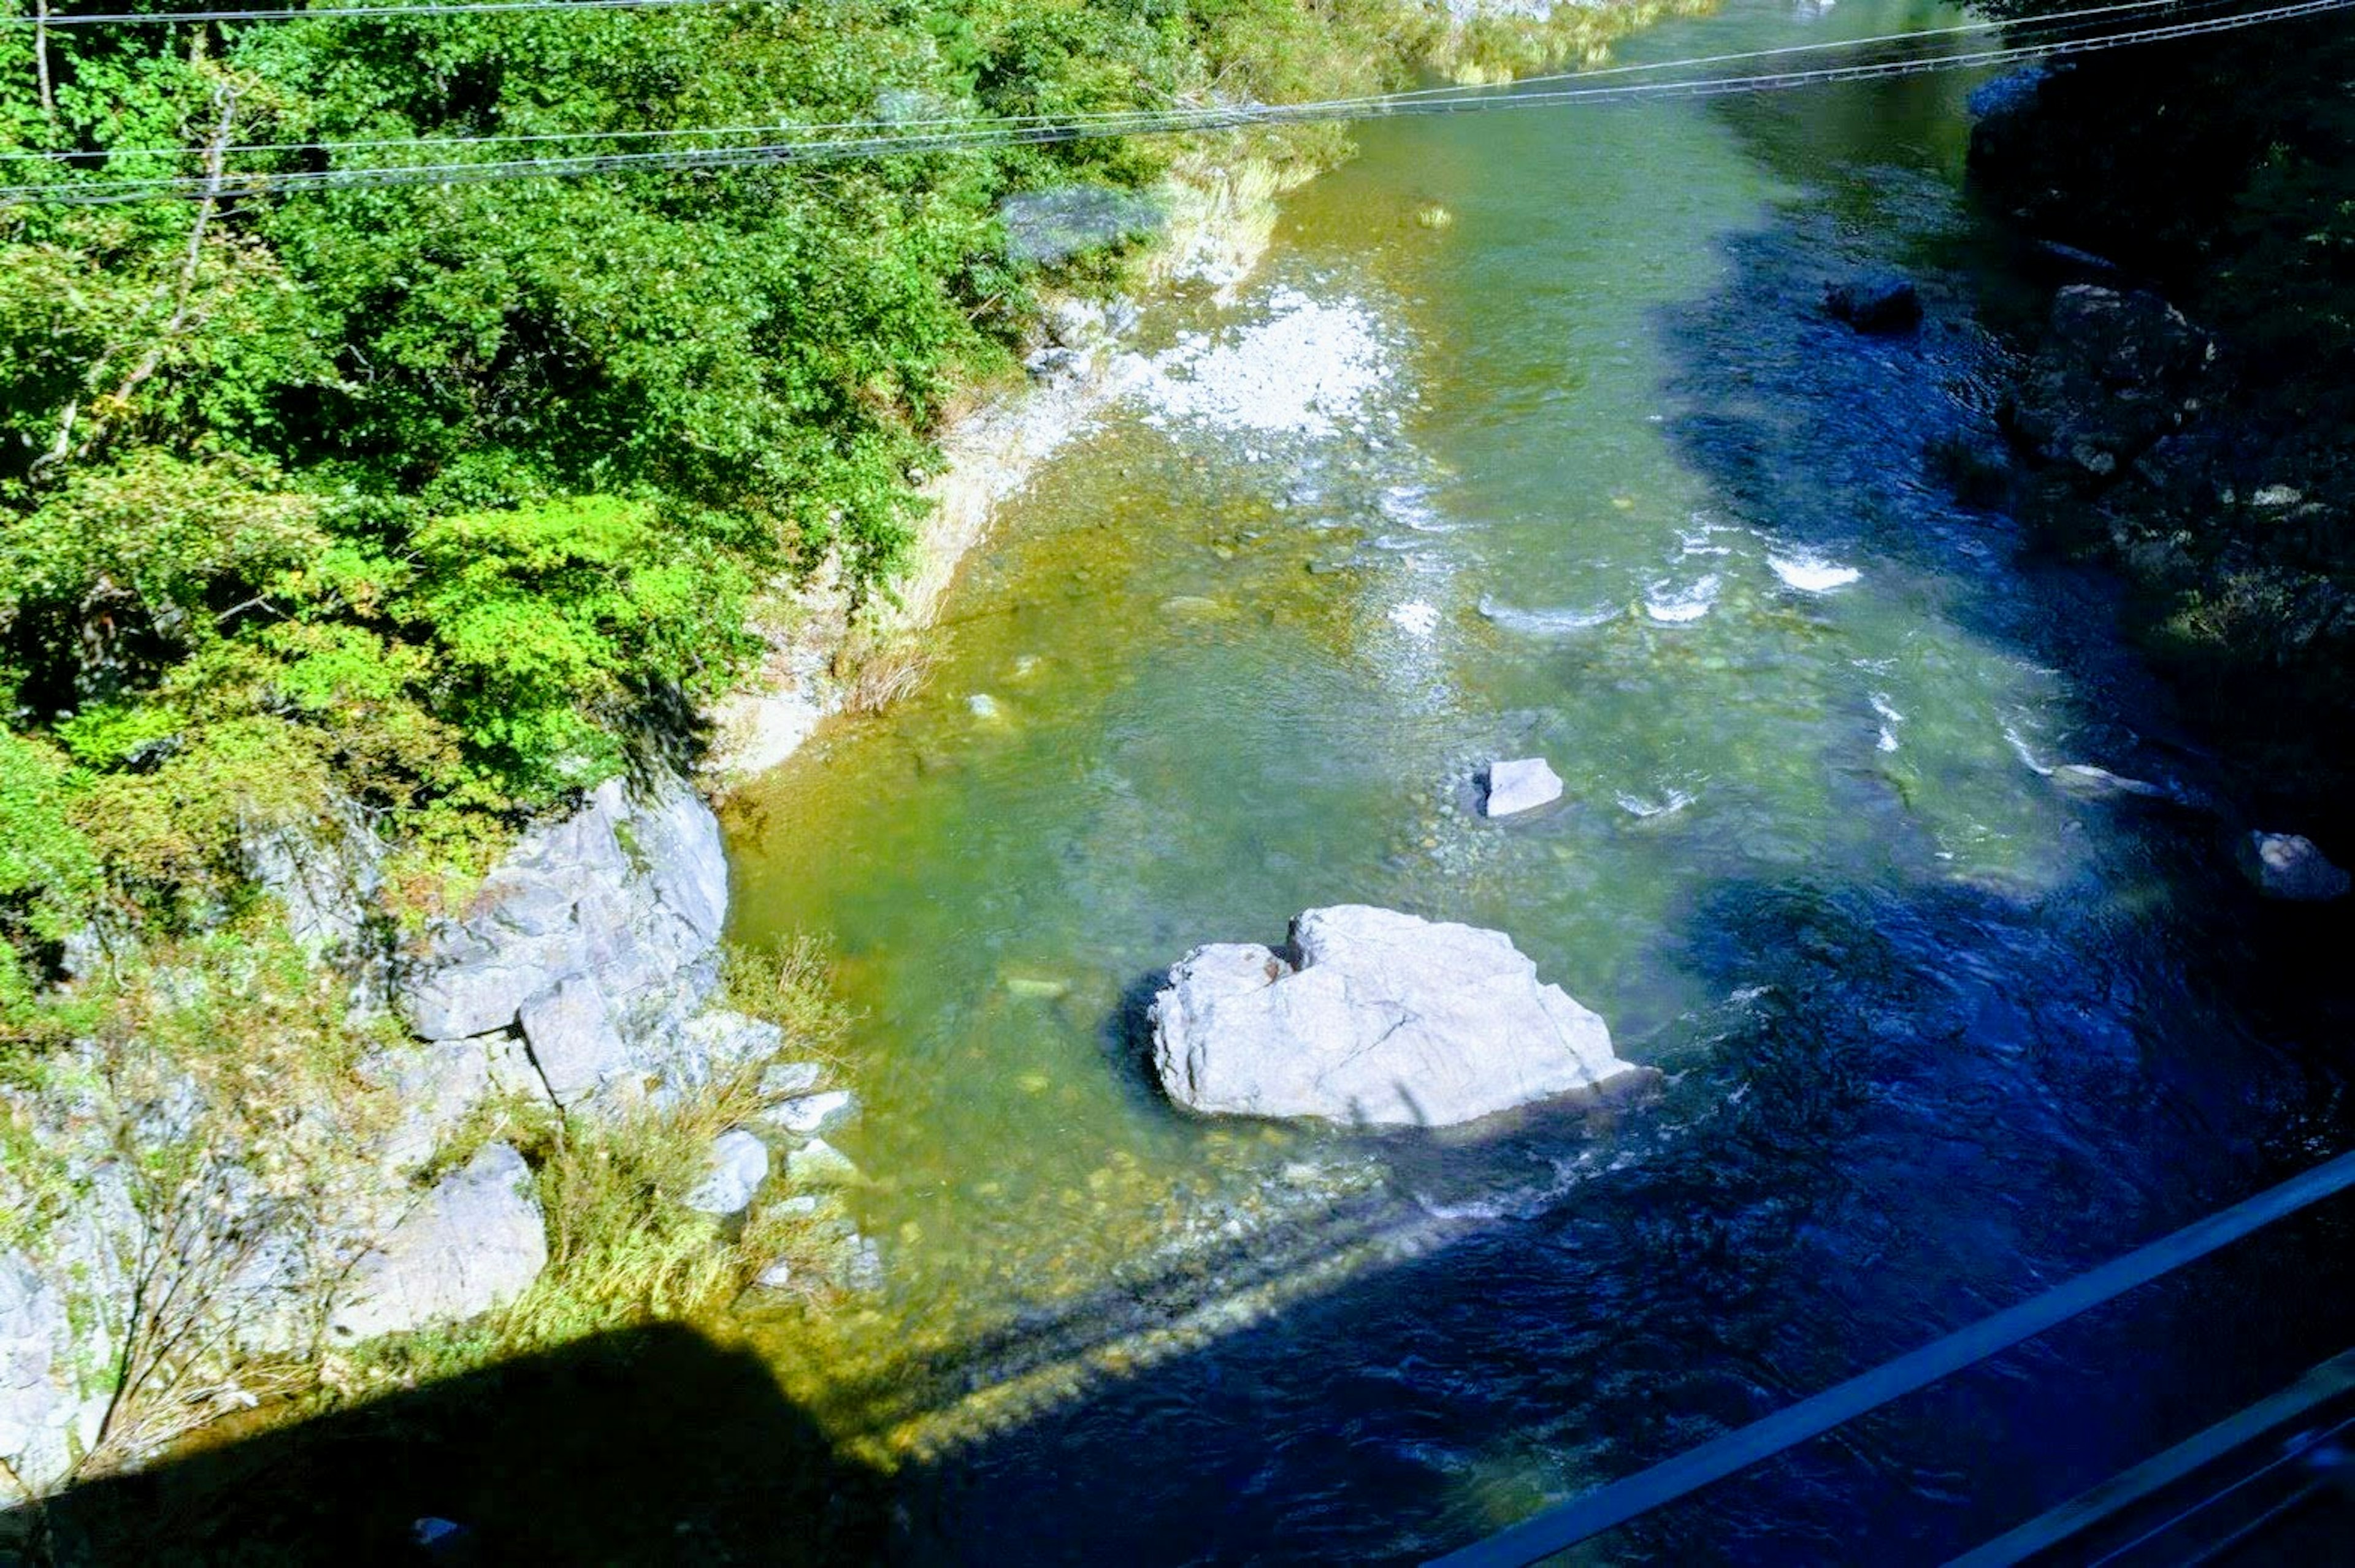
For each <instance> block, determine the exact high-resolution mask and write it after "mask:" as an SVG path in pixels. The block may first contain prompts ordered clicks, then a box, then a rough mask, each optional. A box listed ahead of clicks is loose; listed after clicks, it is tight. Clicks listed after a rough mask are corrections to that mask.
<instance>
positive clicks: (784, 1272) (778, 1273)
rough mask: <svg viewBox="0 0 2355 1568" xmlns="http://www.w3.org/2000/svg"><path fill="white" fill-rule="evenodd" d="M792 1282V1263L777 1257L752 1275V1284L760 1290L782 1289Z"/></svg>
mask: <svg viewBox="0 0 2355 1568" xmlns="http://www.w3.org/2000/svg"><path fill="white" fill-rule="evenodd" d="M793 1283H794V1265H793V1264H791V1263H789V1262H787V1261H786V1260H785V1259H783V1258H779V1259H778V1260H777V1261H776V1262H775V1263H773V1264H770V1265H769V1266H768V1267H767V1268H764V1269H762V1271H761V1272H760V1273H759V1274H758V1275H755V1276H753V1280H752V1284H753V1285H755V1286H757V1287H758V1288H760V1289H762V1290H783V1289H786V1288H787V1287H789V1286H790V1285H792V1284H793Z"/></svg>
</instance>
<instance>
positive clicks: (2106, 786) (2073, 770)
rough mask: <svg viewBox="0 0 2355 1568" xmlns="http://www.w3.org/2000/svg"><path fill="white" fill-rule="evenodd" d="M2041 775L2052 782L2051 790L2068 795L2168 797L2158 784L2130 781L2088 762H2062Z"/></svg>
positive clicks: (2150, 798) (2157, 798)
mask: <svg viewBox="0 0 2355 1568" xmlns="http://www.w3.org/2000/svg"><path fill="white" fill-rule="evenodd" d="M2044 776H2045V777H2046V778H2048V779H2051V781H2052V784H2053V787H2054V788H2056V789H2060V790H2064V791H2066V792H2067V793H2069V794H2071V795H2094V796H2100V795H2141V796H2142V797H2144V798H2145V799H2147V800H2164V799H2166V798H2167V794H2168V792H2167V790H2166V789H2165V788H2164V787H2163V786H2161V785H2158V784H2147V783H2145V782H2144V781H2143V780H2141V779H2130V778H2128V777H2126V775H2125V774H2124V773H2112V772H2110V770H2109V769H2107V768H2097V767H2095V766H2094V764H2093V763H2061V764H2059V765H2058V766H2056V767H2051V768H2047V769H2045V770H2044Z"/></svg>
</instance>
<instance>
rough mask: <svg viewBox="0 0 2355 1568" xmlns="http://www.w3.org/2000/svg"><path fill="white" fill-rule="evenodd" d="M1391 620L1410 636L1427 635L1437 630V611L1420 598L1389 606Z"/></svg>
mask: <svg viewBox="0 0 2355 1568" xmlns="http://www.w3.org/2000/svg"><path fill="white" fill-rule="evenodd" d="M1391 622H1392V624H1395V625H1397V626H1398V628H1399V629H1400V630H1401V631H1402V632H1404V633H1406V635H1409V636H1411V637H1428V636H1429V635H1431V634H1432V633H1433V632H1435V631H1437V630H1439V612H1438V611H1437V610H1435V609H1433V607H1432V606H1431V605H1430V604H1428V603H1424V602H1423V600H1420V599H1410V600H1408V601H1407V602H1406V603H1403V604H1394V605H1392V606H1391Z"/></svg>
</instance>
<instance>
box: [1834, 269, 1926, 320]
mask: <svg viewBox="0 0 2355 1568" xmlns="http://www.w3.org/2000/svg"><path fill="white" fill-rule="evenodd" d="M1824 309H1825V310H1826V311H1828V312H1829V313H1830V314H1831V316H1832V318H1833V319H1834V320H1836V321H1844V322H1846V323H1848V324H1849V325H1850V326H1853V327H1855V328H1856V329H1857V330H1858V331H1859V332H1904V331H1907V330H1910V329H1911V328H1913V327H1914V326H1918V325H1921V321H1922V296H1921V294H1920V293H1917V292H1916V291H1915V290H1914V287H1913V283H1912V282H1911V281H1910V280H1908V279H1905V278H1901V277H1897V276H1895V275H1894V274H1889V273H1882V274H1876V275H1874V276H1871V277H1865V278H1850V279H1849V280H1848V281H1847V282H1845V283H1827V284H1825V285H1824Z"/></svg>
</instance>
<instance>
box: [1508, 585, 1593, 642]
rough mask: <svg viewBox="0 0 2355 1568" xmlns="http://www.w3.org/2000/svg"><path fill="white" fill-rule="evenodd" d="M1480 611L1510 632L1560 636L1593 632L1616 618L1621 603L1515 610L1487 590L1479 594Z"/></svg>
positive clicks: (1537, 635) (1538, 635)
mask: <svg viewBox="0 0 2355 1568" xmlns="http://www.w3.org/2000/svg"><path fill="white" fill-rule="evenodd" d="M1480 613H1481V615H1482V616H1483V617H1485V618H1486V619H1487V620H1489V621H1491V622H1494V623H1495V624H1497V625H1499V626H1502V627H1504V628H1505V630H1507V631H1508V632H1521V633H1524V634H1526V635H1529V636H1532V637H1558V636H1562V635H1566V634H1568V633H1571V632H1584V631H1591V630H1592V629H1593V628H1594V627H1596V626H1601V625H1605V624H1609V623H1611V622H1613V621H1615V620H1617V619H1618V618H1619V606H1618V605H1616V604H1610V605H1605V606H1604V608H1602V609H1600V610H1516V609H1514V608H1512V607H1511V606H1510V605H1507V604H1499V603H1497V602H1496V601H1495V600H1494V599H1492V598H1490V597H1489V596H1487V594H1485V593H1484V594H1482V595H1481V596H1480Z"/></svg>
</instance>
